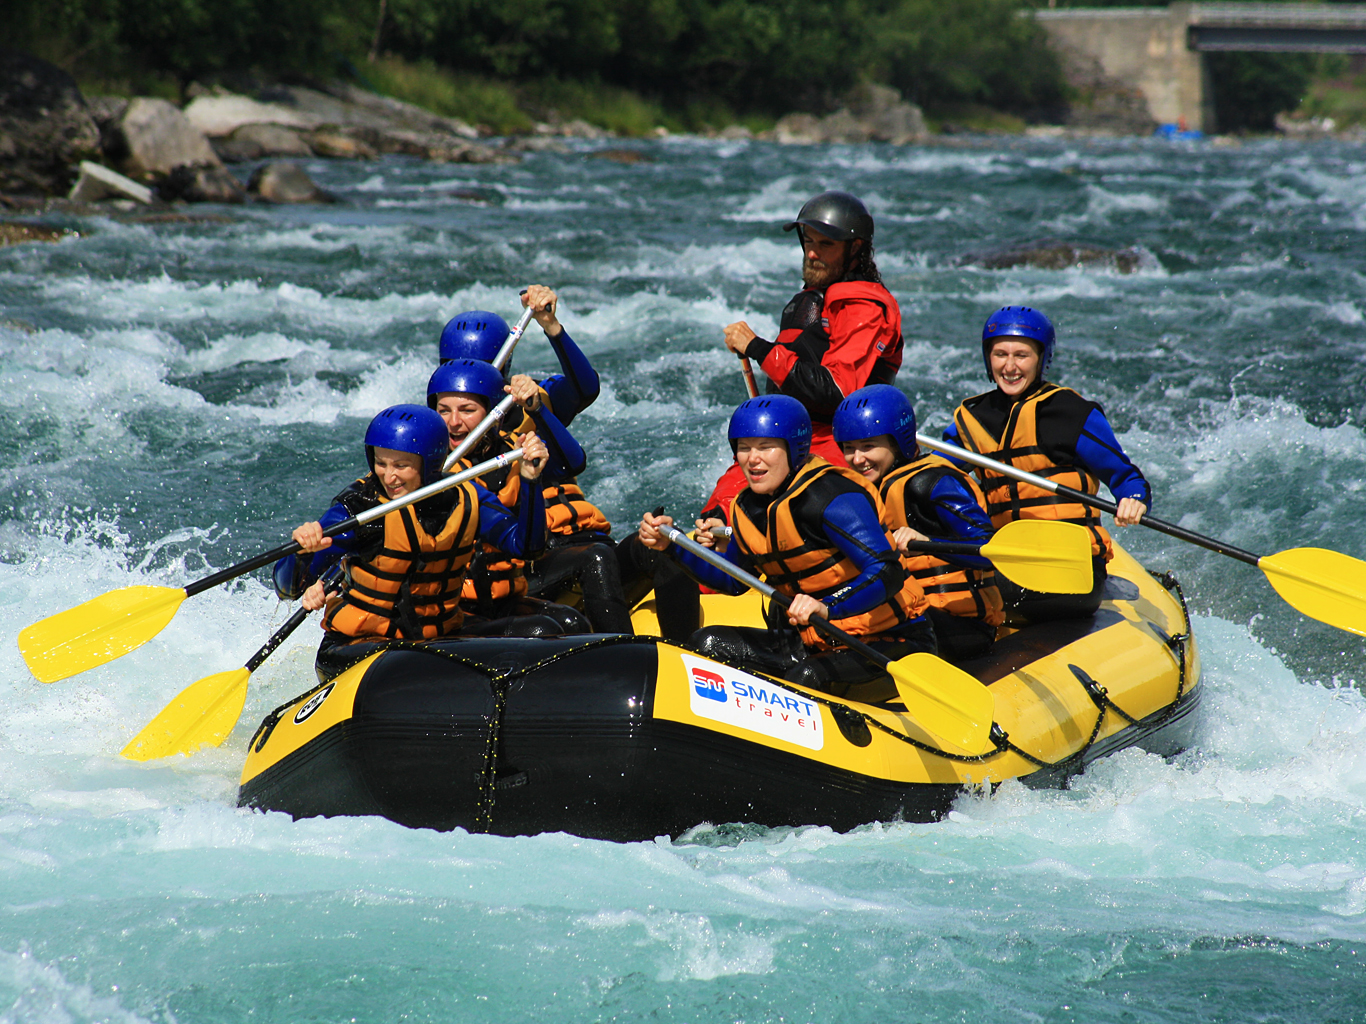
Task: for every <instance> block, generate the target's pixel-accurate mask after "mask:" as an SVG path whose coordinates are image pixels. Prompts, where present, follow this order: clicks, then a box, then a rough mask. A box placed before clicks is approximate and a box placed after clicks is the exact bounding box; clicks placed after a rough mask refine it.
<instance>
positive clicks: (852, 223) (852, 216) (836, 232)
mask: <svg viewBox="0 0 1366 1024" xmlns="http://www.w3.org/2000/svg"><path fill="white" fill-rule="evenodd" d="M799 226H800V227H807V228H810V229H811V230H812V231H819V232H820V233H821V234H822V235H825V237H827V238H833V239H834V240H835V241H837V242H848V241H851V240H852V239H855V238H862V239H863V240H864V241H866V242H871V241H872V240H873V215H872V214H871V213H869V212H868V207H866V206H864V205H863V202H862V201H861V200H860V199H858V198H857V197H856V196H851V195H850V194H849V193H848V192H822V193H821V194H820V195H818V196H812V197H811V198H810V199H808V200H807V201H806V202H805V203H804V204H802V208H801V212H799V213H798V214H797V219H796V220H794V221H793V222H792V223H791V224H784V225H783V230H784V231H791V230H792V229H793V228H795V227H799Z"/></svg>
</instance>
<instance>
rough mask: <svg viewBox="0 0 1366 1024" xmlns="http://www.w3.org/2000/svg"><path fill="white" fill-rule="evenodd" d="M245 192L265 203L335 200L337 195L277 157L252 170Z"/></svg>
mask: <svg viewBox="0 0 1366 1024" xmlns="http://www.w3.org/2000/svg"><path fill="white" fill-rule="evenodd" d="M247 191H248V192H250V193H252V194H253V195H255V196H256V197H257V198H259V199H260V200H262V201H263V202H267V203H335V202H336V201H337V198H336V196H334V195H332V193H331V192H328V191H326V190H325V189H321V188H319V187H318V186H317V185H316V184H314V182H313V179H312V178H310V177H309V176H308V173H307V172H306V171H305V170H304V169H303V168H302V167H300V166H299V165H298V164H294V163H290V162H289V161H287V160H277V161H274V162H272V163H268V164H264V165H263V166H261V167H258V168H256V170H255V171H253V172H252V175H251V178H250V180H248V182H247Z"/></svg>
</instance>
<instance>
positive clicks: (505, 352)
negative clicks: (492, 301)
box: [493, 288, 532, 370]
mask: <svg viewBox="0 0 1366 1024" xmlns="http://www.w3.org/2000/svg"><path fill="white" fill-rule="evenodd" d="M521 294H522V295H525V294H526V289H525V288H523V289H522V291H521ZM531 317H532V312H531V307H530V306H528V307H527V308H526V309H524V310H523V311H522V315H521V318H520V319H519V320H518V321H517V326H516V327H514V328H513V329H512V330H511V331H509V332H508V336H507V340H506V341H504V342H503V347H502V348H500V349H499V350H498V354H497V355H496V356H494V357H493V365H494V366H496V367H498V369H500V370H503V369H506V368H507V364H508V363H510V362H511V361H512V350H513V349H515V348H516V347H517V342H519V341H521V340H522V335H523V334H525V333H526V329H527V326H528V325H529V324H530V323H531Z"/></svg>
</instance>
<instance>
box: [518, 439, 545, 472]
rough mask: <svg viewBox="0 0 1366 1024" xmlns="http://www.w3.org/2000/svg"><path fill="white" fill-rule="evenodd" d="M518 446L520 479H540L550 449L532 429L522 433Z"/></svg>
mask: <svg viewBox="0 0 1366 1024" xmlns="http://www.w3.org/2000/svg"><path fill="white" fill-rule="evenodd" d="M520 446H521V449H522V460H521V462H522V479H523V480H538V479H540V476H541V473H543V472H544V471H545V464H546V462H547V460H549V458H550V449H549V448H547V447H546V446H545V442H544V441H542V440H541V439H540V438H539V437H537V436H536V431H534V430H528V431H527V432H526V433H525V434H523V435H522V440H521V442H520Z"/></svg>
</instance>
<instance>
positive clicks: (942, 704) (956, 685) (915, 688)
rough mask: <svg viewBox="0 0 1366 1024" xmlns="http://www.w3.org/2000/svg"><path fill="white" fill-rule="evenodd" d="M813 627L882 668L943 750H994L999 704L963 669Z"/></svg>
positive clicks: (682, 541)
mask: <svg viewBox="0 0 1366 1024" xmlns="http://www.w3.org/2000/svg"><path fill="white" fill-rule="evenodd" d="M658 529H659V532H660V533H662V534H663V535H664V536H665V537H667V538H669V540H671V541H672V542H673V543H675V544H677V545H678V546H679V547H681V548H683V549H684V550H685V551H690V552H692V553H693V554H694V555H696V556H697V557H698V558H701V559H702V560H703V561H705V562H708V563H710V564H711V565H714V566H715V567H716V568H718V569H720V570H721V571H722V572H724V573H725V574H726V575H728V576H730V577H732V578H734V579H737V580H739V581H740V582H741V583H743V584H745V585H746V586H748V587H753V588H754V589H755V590H757V591H759V593H761V594H763V595H764V596H765V597H767V598H768V599H769V600H770V601H773V602H774V603H775V604H777V605H779V606H780V607H782V608H786V607H788V605H790V604H791V600H790V599H789V598H788V597H786V596H785V595H783V594H780V593H778V592H777V591H776V590H774V589H773V588H772V587H771V586H769V585H768V584H767V583H765V582H764V581H763V580H761V579H759V578H758V577H757V576H751V575H750V574H749V573H747V572H745V571H744V570H743V569H741V568H740V567H739V566H736V565H733V564H732V563H731V562H729V561H727V560H726V559H725V558H724V557H722V556H721V555H719V554H717V553H716V552H715V551H712V550H711V549H710V548H704V547H703V546H702V545H701V544H698V543H697V542H696V541H694V540H691V539H690V538H689V537H688V536H687V535H686V534H684V533H683V531H682V530H679V529H678V528H677V527H674V526H660V527H658ZM811 625H812V626H813V627H815V629H816V630H817V631H818V632H821V633H824V634H825V635H826V636H827V637H830V638H831V639H832V640H837V641H839V642H840V643H842V644H844V645H845V646H846V647H848V648H849V649H850V650H853V651H857V652H858V653H859V654H861V655H863V656H864V657H865V658H867V659H868V660H869V661H871V662H872V663H873V664H874V665H877V666H878V667H879V668H882V669H886V671H887V674H888V675H890V676H891V677H892V681H893V682H894V683H895V684H896V689H897V692H898V693H899V694H900V695H901V700H902V701H903V703H905V705H906V708H907V709H908V710H911V711H912V712H913V713H914V715H915V717H916V720H917V721H918V722H919V723H920V724H921V725H922V726H923V727H924V728H925V731H926V732H928V733H930V734H931V735H933V736H934V737H935V738H936V739H937V740H938V741H939V743H940V744H941V745H942V746H943V747H944V748H945V749H952V750H953V751H954V752H958V753H963V754H967V755H968V756H970V757H976V756H977V755H978V754H984V753H986V752H987V751H988V750H990V749H991V742H990V740H989V735H990V733H991V720H992V716H993V714H994V712H995V702H994V701H993V699H992V696H991V691H990V690H988V689H987V688H986V687H985V686H983V685H982V684H981V683H980V682H978V681H977V680H976V679H974V678H973V677H972V676H970V675H968V674H967V673H966V672H964V671H963V670H962V669H959V668H955V667H954V666H952V665H950V664H949V663H948V662H946V661H943V660H941V659H940V658H936V657H935V656H934V655H933V654H925V653H919V654H911V655H908V656H906V657H904V658H898V659H897V660H896V661H893V660H892V659H891V658H889V657H887V655H885V654H883V653H882V652H881V651H877V650H874V649H873V648H872V647H869V646H868V645H867V644H865V643H864V642H863V641H862V640H859V639H858V638H856V637H853V636H850V635H849V634H848V633H846V632H845V631H844V630H842V629H840V628H839V627H838V626H836V625H834V624H833V623H831V622H828V621H827V620H825V619H823V618H821V617H820V616H817V615H813V616H812V617H811Z"/></svg>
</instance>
